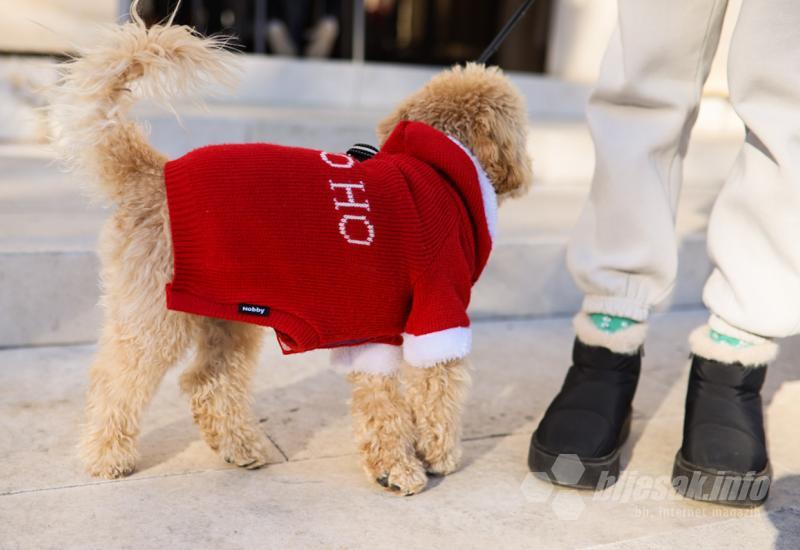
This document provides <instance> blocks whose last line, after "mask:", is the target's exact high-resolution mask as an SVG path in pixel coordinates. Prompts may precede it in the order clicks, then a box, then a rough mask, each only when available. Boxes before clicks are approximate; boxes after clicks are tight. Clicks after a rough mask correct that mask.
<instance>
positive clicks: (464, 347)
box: [403, 327, 472, 367]
mask: <svg viewBox="0 0 800 550" xmlns="http://www.w3.org/2000/svg"><path fill="white" fill-rule="evenodd" d="M471 348H472V330H471V329H470V328H469V327H455V328H449V329H447V330H440V331H438V332H431V333H428V334H421V335H419V336H415V335H413V334H403V356H404V357H405V359H406V361H407V362H408V364H409V365H411V366H412V367H435V366H436V365H441V364H442V363H446V362H447V361H453V360H455V359H462V358H464V357H466V356H467V355H469V351H470V349H471Z"/></svg>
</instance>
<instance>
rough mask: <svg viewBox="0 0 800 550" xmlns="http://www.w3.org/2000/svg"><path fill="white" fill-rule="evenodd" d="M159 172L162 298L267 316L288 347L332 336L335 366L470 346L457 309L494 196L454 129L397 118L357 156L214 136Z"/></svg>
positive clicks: (227, 315)
mask: <svg viewBox="0 0 800 550" xmlns="http://www.w3.org/2000/svg"><path fill="white" fill-rule="evenodd" d="M165 183H166V190H167V202H168V206H169V217H170V227H171V232H172V245H173V252H174V262H175V264H174V268H175V270H174V276H173V280H172V282H171V283H170V284H168V285H167V289H166V291H167V307H168V308H169V309H173V310H178V311H184V312H188V313H193V314H197V315H203V316H207V317H217V318H222V319H230V320H234V321H242V322H247V323H256V324H259V325H264V326H269V327H272V328H274V329H275V331H276V333H277V335H278V341H279V343H280V345H281V348H282V349H283V351H284V353H295V352H301V351H307V350H311V349H315V348H337V349H339V352H338V353H335V355H334V360H335V362H336V363H338V364H340V365H343V366H347V367H349V368H351V369H357V370H365V371H372V372H387V371H389V370H392V369H394V368H396V366H397V365H398V364H399V362H400V360H401V358H403V357H404V358H405V359H406V360H407V361H408V362H409V363H411V364H412V365H415V366H430V365H434V364H437V363H440V362H443V361H446V360H450V359H456V358H460V357H464V356H465V355H466V354H467V353H468V352H469V348H470V331H469V318H468V317H467V313H466V310H467V305H468V304H469V299H470V292H471V288H472V285H473V284H474V283H475V281H476V280H477V279H478V276H479V275H480V274H481V271H482V270H483V267H484V265H485V264H486V261H487V259H488V257H489V252H490V251H491V247H492V239H493V233H494V226H495V224H496V208H497V205H496V200H495V195H494V190H493V188H492V186H491V184H490V183H489V181H488V179H487V177H486V174H485V173H484V171H483V170H482V169H481V167H480V165H479V164H478V162H477V160H476V159H475V157H474V156H473V155H472V154H471V153H470V152H469V151H467V150H466V149H465V148H464V147H463V146H462V145H461V144H460V143H458V142H457V141H456V140H453V139H451V138H449V137H448V136H446V135H445V134H443V133H441V132H439V131H437V130H435V129H433V128H431V127H430V126H427V125H425V124H422V123H419V122H402V123H400V124H399V125H398V126H397V127H396V128H395V130H394V131H393V133H392V135H391V136H390V137H389V139H388V140H387V141H386V143H385V144H384V146H383V148H382V149H381V151H380V152H379V153H378V154H377V155H375V156H374V157H373V158H371V159H368V160H365V161H363V162H358V161H356V160H355V159H354V158H353V157H351V156H347V155H344V154H340V153H327V152H324V151H315V150H310V149H302V148H295V147H283V146H280V145H271V144H242V145H216V146H210V147H203V148H201V149H197V150H195V151H192V152H190V153H188V154H187V155H185V156H183V157H181V158H179V159H176V160H173V161H170V162H168V163H167V165H166V167H165ZM401 344H402V350H401V348H400V345H401Z"/></svg>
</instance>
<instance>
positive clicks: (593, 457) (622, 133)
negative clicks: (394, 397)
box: [528, 0, 727, 487]
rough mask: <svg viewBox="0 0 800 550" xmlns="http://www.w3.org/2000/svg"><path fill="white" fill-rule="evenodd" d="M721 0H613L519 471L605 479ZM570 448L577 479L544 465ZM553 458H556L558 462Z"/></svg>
mask: <svg viewBox="0 0 800 550" xmlns="http://www.w3.org/2000/svg"><path fill="white" fill-rule="evenodd" d="M726 5H727V1H726V0H680V1H677V2H672V3H670V5H669V7H668V8H665V7H664V6H663V5H661V4H658V3H655V2H641V1H640V0H620V1H619V3H618V27H617V30H616V31H615V33H614V35H613V37H612V39H611V43H610V44H609V47H608V50H607V51H606V54H605V57H604V60H603V66H602V69H601V75H600V78H599V81H598V83H597V86H596V88H595V90H594V93H593V94H592V96H591V99H590V102H589V106H588V109H587V118H588V122H589V126H590V128H591V131H592V136H593V139H594V144H595V152H596V161H595V162H596V166H595V173H594V179H593V182H592V190H591V194H590V198H589V201H588V204H587V205H586V207H585V209H584V212H583V214H582V216H581V219H580V221H579V222H578V225H577V227H576V230H575V233H574V235H573V238H572V241H571V243H570V247H569V251H568V261H569V267H570V270H571V272H572V274H573V277H574V278H575V280H576V282H577V283H578V285H579V286H580V288H581V289H582V290H583V291H584V292H585V293H586V298H585V300H584V304H583V311H582V313H581V314H579V315H578V316H577V317H576V319H575V329H576V333H577V338H576V341H575V348H574V350H573V361H574V364H573V366H572V368H570V370H569V372H568V374H567V378H566V380H565V382H564V386H563V387H562V389H561V392H560V393H559V394H558V396H556V398H555V399H554V401H553V403H552V404H551V405H550V407H549V408H548V410H547V412H546V413H545V416H544V418H543V419H542V421H541V423H540V424H539V427H538V428H537V430H536V432H535V433H534V435H533V439H532V441H531V454H530V456H529V459H528V462H529V466H530V468H531V470H533V471H536V472H543V473H545V474H547V476H548V477H549V478H550V479H553V480H555V481H556V482H559V483H564V484H571V485H580V486H583V487H597V483H598V481H599V480H601V479H603V480H605V482H606V483H613V482H614V481H615V478H616V475H617V473H618V472H619V455H620V447H621V445H622V443H623V442H624V440H625V438H626V436H627V428H628V426H629V424H630V415H631V401H632V399H633V395H634V392H635V390H636V385H637V382H638V378H639V370H640V366H641V360H640V350H641V347H642V343H643V342H644V337H645V334H646V325H645V323H644V321H646V320H647V317H648V314H649V312H650V308H651V307H652V306H653V305H655V304H656V303H658V302H659V301H660V300H662V299H663V298H665V297H666V296H667V295H668V293H669V292H670V290H671V289H672V286H673V283H674V279H675V275H676V271H677V250H676V248H677V247H676V242H675V234H674V219H675V208H676V204H677V199H678V193H679V190H680V184H681V170H682V159H683V156H684V154H685V152H686V146H687V140H688V136H689V132H690V130H691V127H692V125H693V123H694V120H695V117H696V115H697V109H698V105H699V102H700V95H701V91H702V86H703V82H704V81H705V79H706V77H707V75H708V71H709V68H710V64H711V60H712V58H713V55H714V52H715V50H716V46H717V42H718V40H719V34H720V30H721V27H722V20H723V16H724V13H725V8H726ZM564 454H569V455H577V457H578V459H579V460H580V461H581V463H582V466H583V467H584V475H583V476H582V477H581V479H580V480H577V481H575V480H572V481H570V480H561V479H558V477H557V472H553V471H552V465H553V463H554V462H555V460H556V459H557V458H558V457H559V456H560V455H564ZM562 461H563V458H562Z"/></svg>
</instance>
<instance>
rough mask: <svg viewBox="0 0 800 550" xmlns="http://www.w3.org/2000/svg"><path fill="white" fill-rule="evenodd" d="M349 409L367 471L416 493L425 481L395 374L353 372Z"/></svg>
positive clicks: (392, 485) (396, 487) (384, 482)
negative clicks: (350, 405)
mask: <svg viewBox="0 0 800 550" xmlns="http://www.w3.org/2000/svg"><path fill="white" fill-rule="evenodd" d="M348 379H349V380H350V382H351V383H352V384H353V400H352V410H353V417H354V420H355V431H356V434H357V438H358V442H359V449H360V451H361V456H362V462H363V466H364V470H365V471H366V473H367V475H368V476H369V477H370V478H371V479H373V480H375V481H377V482H378V483H379V484H381V485H383V486H384V487H386V488H389V489H392V490H394V491H398V492H400V493H401V494H404V495H412V494H414V493H418V492H420V491H422V490H423V489H424V488H425V485H426V484H427V482H428V479H427V476H426V475H425V468H424V467H423V465H422V463H421V462H420V461H419V459H417V457H416V456H415V453H414V425H413V422H412V419H411V412H410V411H409V409H408V406H407V404H406V402H405V400H404V399H403V396H402V392H401V391H400V382H399V379H398V376H397V375H388V376H386V375H379V374H367V373H363V372H353V373H350V374H349V375H348Z"/></svg>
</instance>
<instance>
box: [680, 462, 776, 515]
mask: <svg viewBox="0 0 800 550" xmlns="http://www.w3.org/2000/svg"><path fill="white" fill-rule="evenodd" d="M771 483H772V468H771V467H770V465H769V463H767V466H766V468H764V469H763V470H762V471H760V472H758V473H748V474H742V473H741V472H730V471H724V470H714V469H711V468H703V467H702V466H698V465H696V464H692V463H691V462H689V461H688V460H686V459H685V458H683V455H682V454H681V452H680V451H678V453H677V454H676V455H675V466H674V467H673V469H672V487H673V488H674V489H675V491H676V492H677V493H678V494H679V495H681V496H684V497H686V498H691V499H694V500H700V501H703V502H713V503H716V504H722V505H725V506H735V507H737V508H755V507H757V506H761V505H762V504H764V502H765V501H766V500H767V497H768V496H769V488H770V485H771ZM764 484H766V486H764Z"/></svg>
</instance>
